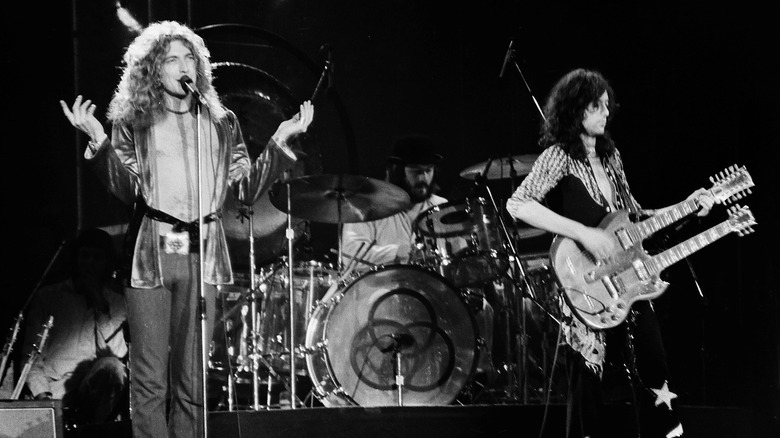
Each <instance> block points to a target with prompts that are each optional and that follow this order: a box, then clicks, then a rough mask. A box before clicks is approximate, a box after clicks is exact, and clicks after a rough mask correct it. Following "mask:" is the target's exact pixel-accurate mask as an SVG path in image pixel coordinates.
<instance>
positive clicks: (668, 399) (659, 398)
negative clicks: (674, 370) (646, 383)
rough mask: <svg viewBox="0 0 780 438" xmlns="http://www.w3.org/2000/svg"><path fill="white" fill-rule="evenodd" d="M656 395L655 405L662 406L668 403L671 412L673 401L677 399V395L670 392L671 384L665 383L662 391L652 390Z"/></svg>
mask: <svg viewBox="0 0 780 438" xmlns="http://www.w3.org/2000/svg"><path fill="white" fill-rule="evenodd" d="M650 390H651V391H653V392H654V393H655V405H656V406H660V405H661V403H666V406H667V407H668V408H669V410H670V411H671V410H672V399H675V398H677V394H675V393H673V392H672V391H669V382H667V381H664V386H662V387H661V389H653V388H650Z"/></svg>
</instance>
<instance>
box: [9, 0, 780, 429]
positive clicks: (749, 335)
mask: <svg viewBox="0 0 780 438" xmlns="http://www.w3.org/2000/svg"><path fill="white" fill-rule="evenodd" d="M27 3H29V4H23V5H19V6H20V10H19V12H16V13H15V14H6V15H5V18H6V19H5V22H6V24H5V25H4V28H3V32H4V33H6V35H5V37H4V38H3V41H5V42H6V47H5V49H6V54H5V56H3V58H2V63H3V64H2V71H3V79H4V80H3V83H4V84H5V88H6V90H5V91H6V92H5V93H4V95H5V96H4V97H5V99H4V102H3V105H4V106H5V110H4V114H5V115H4V117H3V120H4V124H3V125H4V133H5V135H4V139H5V147H4V150H5V151H6V158H5V160H4V163H5V169H6V172H5V175H4V189H3V195H4V196H3V200H4V211H5V212H6V214H5V216H6V235H7V236H9V237H10V239H6V240H5V242H6V247H5V249H6V251H5V253H6V254H5V259H6V260H7V261H6V262H5V266H6V268H5V272H6V275H5V279H6V282H5V283H6V287H7V288H6V290H5V291H4V294H3V302H2V305H1V306H0V308H1V309H2V315H0V316H2V321H3V324H1V325H0V329H3V328H4V327H9V328H10V326H11V325H12V323H13V318H14V316H15V315H16V314H17V313H18V312H19V310H20V308H21V307H22V306H23V305H24V303H25V302H26V300H27V298H28V296H29V295H30V293H31V292H32V291H33V290H34V288H35V286H36V285H37V284H38V283H39V282H46V281H50V280H51V279H52V278H54V277H56V276H57V273H58V271H59V263H58V261H57V260H55V254H56V253H57V249H58V247H59V246H60V244H61V242H63V240H64V239H68V238H71V237H72V236H73V235H74V234H75V231H76V230H77V229H78V228H79V227H85V226H93V225H97V226H105V227H109V229H112V230H115V229H117V227H118V228H120V229H121V224H123V223H124V221H125V220H126V211H125V209H124V207H123V206H121V205H120V204H118V203H117V202H116V201H115V200H113V198H111V197H110V195H108V194H106V192H105V190H104V189H103V188H102V186H100V184H99V183H98V182H97V181H96V180H94V179H93V178H92V176H91V175H89V174H87V173H86V172H83V170H82V169H81V168H80V161H79V158H80V156H81V154H82V153H83V150H84V147H85V144H86V141H87V139H86V138H84V137H83V136H82V135H80V134H77V133H76V131H75V130H74V129H73V128H72V127H71V126H70V125H69V123H68V122H67V120H66V119H65V117H64V116H63V115H62V113H61V110H60V108H59V103H58V101H59V100H60V99H64V100H65V101H66V102H72V100H73V98H74V97H75V96H76V95H77V94H83V95H85V96H86V97H88V98H91V99H93V100H94V101H95V102H96V103H97V104H98V113H99V114H100V116H101V118H102V117H103V116H104V112H105V108H106V105H107V103H108V101H109V99H110V96H111V92H112V91H113V89H114V87H115V86H116V83H117V81H118V75H119V69H118V67H119V65H120V60H121V54H122V52H123V50H124V48H125V47H126V45H127V44H128V43H129V42H130V40H131V38H132V33H131V32H130V31H128V30H127V29H126V28H125V27H124V26H123V25H122V24H121V22H120V21H119V20H118V19H117V15H116V5H115V4H114V2H108V1H96V0H80V1H78V0H71V1H70V2H52V3H54V4H46V5H43V4H37V3H36V4H32V3H31V2H27ZM120 3H121V4H122V5H123V6H124V7H125V8H127V11H129V13H131V14H132V15H133V16H134V17H135V19H136V20H138V22H140V23H141V25H145V24H147V23H149V22H150V21H156V20H162V19H176V20H179V21H183V22H186V23H188V24H190V25H191V26H193V27H195V28H203V27H205V26H213V25H219V26H216V27H217V29H213V28H212V29H211V30H208V31H204V32H203V33H202V35H204V37H205V38H206V41H207V43H208V45H209V48H210V49H211V52H212V59H213V60H214V61H233V62H241V63H245V64H248V65H252V66H255V67H257V68H260V69H262V70H264V71H266V72H268V73H269V74H270V75H272V76H273V77H275V78H276V79H278V80H279V81H280V82H281V83H283V84H284V85H285V86H286V87H288V88H289V92H290V94H291V96H292V97H293V99H294V100H295V101H296V102H300V101H302V100H305V99H308V98H309V97H311V95H312V92H313V90H314V89H315V85H316V83H317V80H318V79H319V77H320V73H321V66H322V65H323V63H324V60H325V58H326V53H327V47H330V50H331V52H330V53H331V60H332V64H331V65H332V82H331V87H330V88H328V89H327V90H325V91H323V92H322V93H321V94H320V95H318V97H317V99H316V100H315V108H316V116H315V122H314V124H313V125H312V128H311V131H310V133H309V138H308V139H307V141H308V142H310V143H311V144H312V145H314V147H316V148H318V150H319V151H320V154H321V155H319V157H317V158H318V160H319V161H320V162H319V163H318V164H319V165H321V171H322V172H323V173H326V174H337V173H347V174H360V175H365V176H370V177H374V178H378V179H381V178H383V166H384V157H385V156H386V155H387V154H388V153H389V151H390V148H391V145H392V141H393V140H394V138H395V137H397V136H399V135H402V134H406V133H410V132H424V133H427V134H429V135H431V136H432V137H433V138H434V139H435V140H436V142H437V144H438V147H439V149H440V152H441V153H442V154H443V155H444V156H445V160H444V161H443V163H442V169H441V170H442V171H441V173H440V174H439V182H440V184H441V186H442V188H443V190H442V193H441V194H443V195H444V196H446V197H449V198H451V199H460V198H461V197H462V196H463V194H464V193H465V192H466V190H468V189H469V188H470V184H471V181H467V180H464V179H462V178H460V177H459V176H458V174H459V172H460V171H461V170H462V169H464V168H466V167H468V166H472V165H475V164H478V163H481V162H483V161H486V160H488V159H489V158H496V157H500V156H508V155H517V154H536V153H539V152H540V150H539V149H538V147H537V146H536V140H537V132H538V125H539V121H540V115H539V112H538V110H537V108H536V106H535V104H534V99H536V100H538V101H539V103H540V104H542V103H543V101H544V98H545V97H546V94H547V92H548V91H549V88H550V87H551V85H552V84H553V83H554V82H555V81H556V80H557V79H558V78H559V77H560V76H561V75H563V74H564V73H566V72H567V71H569V70H571V69H573V68H577V67H586V68H592V69H597V70H599V71H601V72H602V73H604V75H605V76H606V77H607V78H608V79H610V80H611V82H612V85H613V87H614V88H615V90H616V94H617V99H618V101H619V102H620V105H621V107H620V111H619V112H618V113H616V114H614V117H613V121H612V122H613V125H612V128H611V129H612V132H613V136H614V138H615V139H616V141H617V144H618V147H619V148H620V150H621V152H622V155H623V159H624V163H625V166H626V169H627V172H628V176H629V183H630V184H631V186H632V189H633V191H634V194H635V196H636V197H637V199H638V200H639V201H640V202H641V203H642V204H643V206H646V207H661V206H665V205H669V204H672V203H676V202H678V201H680V200H682V199H684V198H685V197H686V196H687V195H688V194H689V193H691V192H692V191H693V190H694V189H696V188H698V187H709V186H710V183H709V177H710V176H713V175H714V174H716V173H717V172H719V171H721V170H722V169H724V168H726V167H727V166H730V165H733V164H738V165H745V166H746V167H747V169H748V171H749V172H750V174H751V175H752V177H753V180H754V182H755V187H754V189H753V193H752V194H751V195H749V196H748V197H746V198H745V199H743V200H741V201H740V203H741V204H742V205H749V206H750V208H751V210H752V212H753V214H754V215H755V217H756V220H757V222H758V224H757V225H756V226H755V227H754V229H755V233H753V234H749V235H747V236H744V237H739V236H737V235H736V234H732V235H729V236H726V237H725V238H723V239H722V240H720V241H718V242H716V243H714V244H713V245H711V246H709V247H707V248H704V249H702V250H701V251H699V252H697V253H695V254H693V255H691V256H690V257H689V258H688V259H687V261H683V262H680V263H678V264H676V265H674V266H673V267H671V268H669V269H668V270H667V272H666V275H667V277H668V279H669V281H671V282H672V287H670V289H669V290H668V291H667V292H666V293H665V294H664V295H663V296H661V297H660V298H659V299H657V300H656V308H657V310H658V311H659V315H660V317H661V322H662V324H663V330H664V336H665V338H666V345H667V349H668V350H669V351H668V352H669V355H670V359H669V361H670V366H671V368H672V373H673V375H674V379H675V381H676V384H677V389H678V390H677V393H678V394H679V400H680V402H681V403H683V404H687V405H712V406H750V407H753V408H755V410H756V412H757V413H760V414H762V415H760V416H757V417H756V418H757V421H760V422H763V423H764V424H765V425H768V424H769V423H772V424H773V425H776V424H777V421H778V420H777V416H778V412H777V411H778V410H779V409H780V404H778V387H780V371H779V370H778V363H779V362H780V361H779V357H780V336H779V335H778V332H780V328H779V327H780V323H779V322H778V311H779V310H780V306H779V304H778V301H779V300H778V297H777V271H778V267H780V265H779V264H778V257H777V255H776V254H777V251H776V249H775V247H776V244H777V238H776V235H777V233H776V232H775V230H774V229H773V226H774V224H775V223H774V213H775V211H776V207H775V205H774V203H775V202H776V200H777V199H778V184H777V182H773V181H776V180H774V179H773V178H775V176H776V172H777V156H778V154H777V147H778V141H777V135H776V131H777V125H778V122H777V120H778V119H777V116H778V111H777V103H776V102H777V98H778V96H779V93H778V91H777V86H778V85H777V84H778V81H777V79H776V78H777V74H776V73H777V62H776V58H777V47H776V46H777V43H778V42H779V41H780V38H778V37H779V36H780V31H778V26H777V24H776V22H775V21H774V19H773V18H772V14H771V13H770V9H769V8H768V7H759V6H756V5H751V4H750V3H749V2H739V3H732V4H728V5H724V6H722V7H715V6H713V5H712V4H707V5H706V6H701V5H696V6H694V5H687V4H685V3H684V2H682V3H681V2H676V3H675V4H668V5H666V4H663V3H658V2H653V3H652V4H649V5H634V6H628V5H608V4H601V3H597V2H577V3H576V5H567V4H564V3H560V4H559V3H551V2H532V3H533V4H527V3H529V2H521V1H481V2H466V3H462V4H457V5H456V3H459V2H418V1H409V0H393V1H371V2H361V1H337V2H316V1H301V0H297V1H296V0H291V1H257V2H244V1H236V0H223V1H220V2H206V1H200V2H198V1H193V2H183V1H165V2H143V1H126V2H120ZM542 3H544V5H542ZM625 3H628V2H625ZM226 24H242V25H245V26H249V28H235V27H229V26H224V25H226ZM510 41H514V48H515V57H514V61H515V62H514V65H509V66H508V68H507V71H506V72H505V74H504V76H503V77H499V72H500V70H501V66H502V61H503V58H504V54H505V52H506V49H507V46H508V44H509V42H510ZM773 175H774V176H773ZM489 186H490V187H491V189H493V190H492V191H493V194H494V196H495V197H496V198H498V199H497V200H498V201H499V202H501V203H502V204H503V201H504V200H505V199H506V197H507V196H508V195H509V194H510V193H511V190H512V188H513V185H512V182H511V181H509V180H498V181H491V182H490V184H489ZM725 217H726V213H725V208H724V207H723V206H718V207H716V208H715V209H714V210H713V212H712V214H711V215H710V216H709V217H707V218H705V219H704V220H701V221H693V222H691V223H689V224H688V225H686V228H685V230H683V231H689V232H698V231H701V230H704V229H705V228H707V227H709V226H712V225H714V224H716V223H719V222H721V221H723V220H724V219H725ZM336 233H337V231H336V228H335V226H333V225H331V224H328V223H320V224H317V223H315V224H312V230H311V237H312V241H313V244H314V246H315V251H317V254H319V257H321V258H323V259H326V258H328V257H330V252H329V250H330V249H331V248H334V245H335V244H334V242H335V240H336V239H335V236H336ZM548 242H549V241H547V240H544V239H542V240H540V241H538V242H537V241H533V240H531V241H527V242H521V244H520V245H519V248H518V249H519V251H520V252H537V251H545V250H546V249H547V247H546V245H547V243H548ZM238 251H240V249H239V250H238ZM53 260H54V261H53ZM688 262H690V263H688ZM49 266H51V269H49ZM239 268H241V266H239ZM691 272H693V273H694V274H695V277H696V279H697V280H698V286H699V287H700V290H701V294H702V295H703V297H704V299H703V298H702V296H700V294H699V292H698V290H697V289H696V287H695V284H694V277H693V276H692V275H691ZM764 414H766V415H764ZM767 427H768V426H767Z"/></svg>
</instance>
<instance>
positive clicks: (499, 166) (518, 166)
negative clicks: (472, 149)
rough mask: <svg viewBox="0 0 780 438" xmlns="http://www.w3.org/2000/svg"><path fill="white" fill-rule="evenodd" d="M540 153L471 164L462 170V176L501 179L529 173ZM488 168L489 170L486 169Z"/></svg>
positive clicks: (466, 177) (474, 178) (465, 177)
mask: <svg viewBox="0 0 780 438" xmlns="http://www.w3.org/2000/svg"><path fill="white" fill-rule="evenodd" d="M537 158H539V154H526V155H514V156H509V157H502V158H497V159H490V160H487V161H484V162H481V163H477V164H475V165H473V166H469V167H467V168H465V169H463V170H462V171H461V172H460V177H461V178H464V179H473V180H477V179H479V178H480V177H482V178H483V179H489V180H499V179H507V178H513V177H514V176H517V175H528V174H529V173H531V168H532V167H533V164H534V162H535V161H536V159H537ZM485 168H488V169H489V170H488V171H485V170H484V169H485Z"/></svg>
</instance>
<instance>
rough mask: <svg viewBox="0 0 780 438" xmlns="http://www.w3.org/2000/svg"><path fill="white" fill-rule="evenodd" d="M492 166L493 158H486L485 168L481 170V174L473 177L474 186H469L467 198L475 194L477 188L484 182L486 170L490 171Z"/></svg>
mask: <svg viewBox="0 0 780 438" xmlns="http://www.w3.org/2000/svg"><path fill="white" fill-rule="evenodd" d="M492 165H493V158H492V157H491V158H488V160H487V164H486V165H485V168H484V169H482V173H480V174H479V175H476V176H475V177H474V185H473V186H471V190H470V191H469V194H468V197H469V198H471V197H472V196H474V193H476V191H477V189H478V188H479V186H481V185H482V183H484V182H485V179H486V178H487V173H488V170H490V166H492Z"/></svg>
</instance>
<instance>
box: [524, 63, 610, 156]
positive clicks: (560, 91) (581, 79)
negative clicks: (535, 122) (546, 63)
mask: <svg viewBox="0 0 780 438" xmlns="http://www.w3.org/2000/svg"><path fill="white" fill-rule="evenodd" d="M604 92H606V93H607V95H608V96H609V111H610V118H612V117H613V116H614V114H615V111H616V109H617V101H616V100H615V93H614V92H613V90H612V86H610V84H609V82H608V81H607V80H606V79H605V78H604V76H602V74H601V73H599V72H597V71H593V70H586V69H582V68H580V69H576V70H573V71H571V72H569V73H567V74H566V75H564V76H563V77H562V78H561V79H559V80H558V82H557V83H556V84H555V85H554V86H553V88H552V90H551V91H550V95H549V97H548V98H547V102H546V103H545V105H544V114H545V117H546V119H545V120H544V121H543V122H542V134H541V138H540V139H539V144H540V145H541V146H542V147H543V148H546V147H549V146H552V145H554V144H558V145H560V147H561V148H563V150H564V151H565V152H566V153H568V154H569V155H571V157H572V158H575V159H581V160H584V159H585V158H586V156H587V151H586V150H585V145H584V144H583V143H582V139H581V138H580V134H582V133H584V132H585V130H584V129H585V128H583V126H582V118H583V114H584V111H585V108H587V107H588V105H590V104H598V101H599V98H600V97H601V95H602V94H604ZM614 151H615V143H614V142H613V141H612V138H611V137H610V135H609V131H607V130H606V129H605V131H604V135H602V136H599V137H596V152H597V153H598V154H599V156H603V157H607V156H611V155H612V154H613V153H614Z"/></svg>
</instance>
